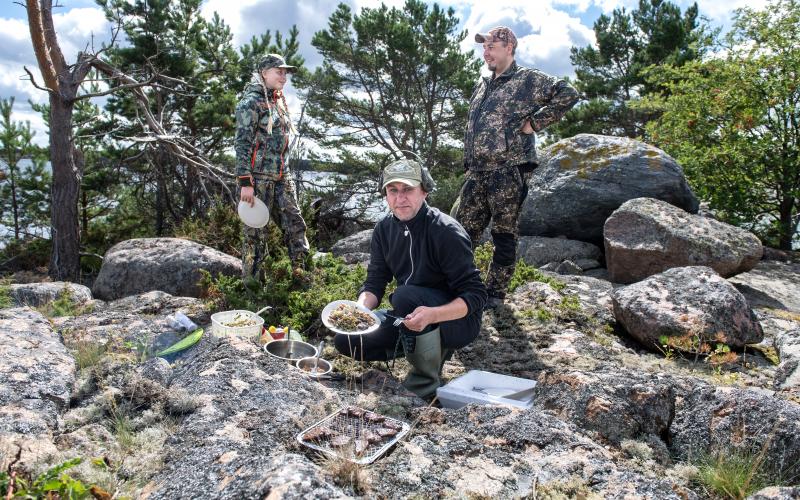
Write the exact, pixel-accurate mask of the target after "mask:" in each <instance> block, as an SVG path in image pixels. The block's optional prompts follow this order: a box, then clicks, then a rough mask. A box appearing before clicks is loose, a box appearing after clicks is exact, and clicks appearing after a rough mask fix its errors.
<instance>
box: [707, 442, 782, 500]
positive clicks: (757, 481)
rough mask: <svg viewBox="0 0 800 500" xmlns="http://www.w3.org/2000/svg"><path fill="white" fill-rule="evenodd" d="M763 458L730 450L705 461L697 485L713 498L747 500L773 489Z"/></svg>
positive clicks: (715, 454) (713, 455) (711, 456)
mask: <svg viewBox="0 0 800 500" xmlns="http://www.w3.org/2000/svg"><path fill="white" fill-rule="evenodd" d="M762 460H763V456H761V455H760V454H757V453H748V452H745V451H737V450H727V451H725V452H717V453H714V454H711V455H708V456H705V457H703V458H701V459H700V460H699V462H698V464H697V477H696V479H695V480H696V481H697V483H698V484H699V485H701V486H702V487H703V488H704V489H705V490H706V491H707V492H708V493H709V494H711V495H714V496H718V497H722V498H730V499H737V500H739V499H744V498H747V497H748V496H750V495H751V494H752V493H755V492H756V491H758V490H760V489H762V488H765V487H767V486H769V483H770V481H769V476H768V475H767V474H766V473H765V471H763V470H762V467H761V466H762Z"/></svg>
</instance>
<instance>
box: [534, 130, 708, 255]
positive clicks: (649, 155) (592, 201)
mask: <svg viewBox="0 0 800 500" xmlns="http://www.w3.org/2000/svg"><path fill="white" fill-rule="evenodd" d="M539 158H540V160H539V163H540V166H539V168H537V169H536V170H534V173H533V177H532V178H531V180H530V182H529V192H528V197H527V198H526V199H525V202H524V203H523V205H522V212H521V215H520V219H519V229H520V234H522V235H532V236H562V235H563V236H566V237H567V238H569V239H573V240H581V241H589V242H594V243H598V244H599V243H600V242H601V241H602V239H603V224H604V223H605V220H606V219H607V218H608V216H609V215H611V213H612V212H613V211H614V210H616V209H617V208H619V206H620V205H622V204H623V203H625V202H626V201H628V200H631V199H633V198H640V197H642V196H648V197H651V198H657V199H660V200H664V201H666V202H668V203H672V204H673V205H675V206H677V207H680V208H682V209H684V210H686V211H688V212H691V213H695V212H697V210H698V207H699V203H698V201H697V198H696V197H695V196H694V194H693V193H692V190H691V189H690V188H689V185H688V184H687V183H686V179H685V178H684V175H683V170H682V169H681V167H680V165H678V164H677V163H676V162H675V160H674V159H672V158H671V157H669V156H668V155H667V154H666V153H664V152H663V151H661V150H660V149H657V148H655V147H653V146H650V145H648V144H645V143H643V142H640V141H636V140H634V139H628V138H624V137H608V136H601V135H590V134H579V135H576V136H575V137H571V138H569V139H564V140H561V141H559V142H557V143H556V144H553V145H552V146H550V147H548V148H545V149H543V150H542V152H541V154H540V156H539Z"/></svg>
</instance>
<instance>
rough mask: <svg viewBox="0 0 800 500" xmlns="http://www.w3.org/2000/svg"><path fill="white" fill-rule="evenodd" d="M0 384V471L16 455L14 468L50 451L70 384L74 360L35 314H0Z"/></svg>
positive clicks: (13, 311) (19, 310)
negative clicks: (18, 454)
mask: <svg viewBox="0 0 800 500" xmlns="http://www.w3.org/2000/svg"><path fill="white" fill-rule="evenodd" d="M0 381H2V383H0V470H7V467H8V465H9V462H10V461H12V460H13V459H14V457H15V456H16V455H17V452H18V451H19V452H20V463H19V464H18V465H21V466H25V465H31V464H33V463H34V462H36V461H37V460H39V459H41V458H43V457H44V456H46V455H48V454H50V453H52V452H53V451H55V446H54V445H53V442H52V434H53V432H54V431H57V430H58V429H59V428H60V426H61V422H60V416H61V414H62V413H63V412H64V411H65V410H66V409H67V407H68V406H69V400H70V391H71V390H72V386H73V384H74V383H75V360H74V359H72V356H70V354H69V352H67V349H66V347H64V344H62V343H61V340H60V338H59V336H58V334H57V333H55V332H54V331H53V330H52V328H51V327H50V323H49V322H48V321H47V319H45V318H44V316H42V315H41V314H39V313H38V312H36V311H33V310H31V309H28V308H12V309H3V310H0Z"/></svg>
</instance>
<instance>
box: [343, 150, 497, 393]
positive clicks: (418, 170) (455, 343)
mask: <svg viewBox="0 0 800 500" xmlns="http://www.w3.org/2000/svg"><path fill="white" fill-rule="evenodd" d="M378 188H379V189H380V191H381V193H383V195H384V196H385V198H386V204H387V205H389V210H390V211H391V213H390V214H389V215H387V216H386V217H385V218H384V219H383V220H381V221H380V222H378V224H377V225H376V226H375V230H374V231H373V233H372V242H371V244H370V253H369V257H370V260H369V266H368V267H367V279H366V281H365V282H364V285H363V286H362V287H361V291H360V293H359V295H358V302H359V303H360V304H362V305H363V306H365V307H367V308H369V309H374V308H375V307H377V306H378V304H380V303H381V300H382V299H383V294H384V293H385V291H386V285H388V284H389V282H391V281H392V280H397V289H396V290H395V291H394V292H393V293H392V294H391V295H390V296H389V302H391V305H392V309H391V311H376V313H377V315H378V317H380V318H381V320H382V323H381V326H380V328H379V329H378V330H377V331H375V332H373V333H369V334H365V335H361V336H357V337H353V336H350V335H342V334H339V335H337V336H336V337H335V338H334V342H335V344H336V349H338V350H339V352H341V353H342V354H344V355H346V356H350V357H352V358H353V359H357V360H360V361H386V360H389V359H394V358H395V357H396V356H397V355H398V352H397V351H398V347H399V346H398V344H399V343H400V342H401V341H402V346H403V351H404V352H405V357H406V360H408V362H409V363H410V364H411V371H410V372H409V374H408V376H407V377H406V379H405V381H404V382H403V385H404V386H405V387H406V388H407V389H409V390H410V391H412V392H414V393H415V394H417V395H418V396H420V397H429V396H431V395H433V394H434V393H435V392H436V389H437V388H438V387H439V386H440V385H441V381H440V375H441V371H442V366H443V365H444V362H445V361H446V360H447V359H448V358H449V357H450V356H451V355H452V353H453V351H454V350H455V349H459V348H461V347H464V346H465V345H467V344H469V343H470V342H472V341H473V340H475V338H476V337H477V336H478V333H479V331H480V328H481V320H482V318H483V306H484V304H485V303H486V288H485V287H484V285H483V282H482V281H481V276H480V271H478V269H477V268H476V267H475V261H474V258H473V255H472V248H471V245H470V241H469V237H468V236H467V233H466V232H465V231H464V228H462V227H461V226H460V225H459V224H458V223H457V222H456V221H455V220H454V219H453V218H451V217H450V216H449V215H446V214H443V213H442V212H440V211H439V210H438V209H436V208H433V207H429V206H428V204H427V202H426V201H425V199H426V198H427V196H428V192H430V191H431V190H432V189H433V179H432V178H431V176H430V174H429V173H428V171H427V170H426V169H423V167H422V166H421V165H420V164H419V163H417V162H415V161H413V160H398V161H395V162H393V163H391V164H390V165H388V166H387V167H386V168H385V169H384V170H383V175H382V177H381V181H380V183H379V185H378ZM386 313H389V314H391V315H393V316H395V317H398V318H402V319H403V323H402V324H398V325H397V326H395V322H394V321H393V320H392V318H391V317H389V316H386Z"/></svg>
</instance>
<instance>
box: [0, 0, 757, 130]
mask: <svg viewBox="0 0 800 500" xmlns="http://www.w3.org/2000/svg"><path fill="white" fill-rule="evenodd" d="M344 1H345V2H346V3H348V4H349V5H350V6H351V7H352V10H353V12H354V13H357V12H358V11H359V10H360V9H361V8H363V7H369V8H377V7H380V5H381V1H380V0H344ZM672 1H673V2H674V3H676V4H677V5H679V6H680V7H681V9H682V10H685V9H686V8H687V7H688V6H689V5H691V4H692V3H693V0H672ZM75 2H76V3H77V4H79V5H81V7H80V8H70V7H69V6H66V7H64V8H62V9H60V10H59V11H57V13H56V14H55V15H54V23H55V25H56V30H57V34H58V39H59V42H60V44H61V48H62V50H63V52H64V56H65V58H66V60H67V63H68V64H69V63H72V62H74V61H75V58H76V56H77V53H78V51H79V50H84V49H85V48H86V47H87V44H90V43H91V42H92V35H94V44H95V48H99V46H100V43H101V42H102V41H108V40H109V39H110V31H111V24H110V23H109V22H108V21H107V20H106V19H105V16H104V14H103V12H102V10H101V9H99V8H97V7H94V6H92V4H91V3H90V2H89V1H88V0H86V1H78V0H75ZM384 2H385V3H386V4H387V5H388V6H390V7H398V8H402V6H403V5H404V3H405V0H384ZM76 3H73V2H70V5H72V6H74V5H76ZM337 3H338V2H331V1H328V0H297V1H295V2H288V1H286V0H206V1H205V2H204V3H203V5H202V7H201V13H202V15H203V16H204V17H206V18H208V19H210V18H211V17H212V16H213V13H214V12H217V13H219V15H220V17H221V18H222V19H223V20H224V21H225V23H226V24H227V25H228V26H229V27H230V28H231V31H232V33H233V35H234V38H233V43H234V45H235V46H239V45H241V44H243V43H246V42H248V41H249V40H250V38H251V37H252V36H253V35H260V34H261V33H263V32H265V31H266V30H270V31H271V32H272V33H275V31H277V30H280V31H281V32H282V33H284V34H285V33H287V32H288V30H289V28H290V27H291V26H292V25H293V24H296V25H297V26H298V28H299V30H300V46H301V49H300V50H301V53H302V55H303V56H304V57H305V59H306V64H307V65H308V66H309V67H314V66H316V65H318V64H319V63H320V62H321V56H320V55H319V54H318V53H317V52H316V50H315V49H314V48H313V47H312V46H311V38H312V36H313V35H314V33H315V32H317V31H319V30H321V29H325V28H326V27H327V22H328V18H329V16H330V15H331V14H332V13H333V11H334V10H335V8H336V6H337ZM429 3H430V4H432V3H433V0H430V1H429ZM439 3H440V5H442V6H443V7H445V8H447V7H453V9H454V10H455V12H456V16H457V17H458V18H459V19H460V20H461V26H460V28H459V29H466V30H468V31H469V34H468V37H467V39H466V40H465V41H464V42H463V44H462V49H463V50H464V51H465V52H469V51H470V50H473V49H479V46H478V45H476V44H475V43H474V41H473V36H474V34H475V33H476V32H477V31H485V30H487V29H489V28H491V27H493V26H497V25H500V24H502V25H506V26H510V27H511V28H512V29H513V30H514V31H515V33H516V34H517V36H518V38H519V48H518V52H517V59H518V60H519V61H520V63H521V64H523V65H525V66H531V67H537V68H539V69H541V70H543V71H545V72H547V73H550V74H553V75H557V76H562V75H571V74H572V68H571V65H570V61H569V49H570V47H572V46H585V45H588V44H591V43H594V33H593V31H592V29H591V23H592V22H593V19H592V20H590V19H587V18H588V17H592V15H593V14H594V13H596V12H605V13H610V12H611V11H612V10H613V9H615V8H620V7H625V8H626V9H628V10H631V9H635V8H637V7H638V3H639V2H638V0H534V1H530V0H494V1H491V2H479V1H477V0H439ZM766 4H767V0H728V1H727V2H722V1H719V0H699V1H698V5H699V9H700V12H701V14H703V15H705V16H706V17H708V18H709V19H710V20H711V22H712V24H714V25H720V24H722V25H725V26H727V27H729V25H730V22H731V19H732V12H733V9H735V8H737V7H744V6H750V7H752V8H763V7H764V6H765V5H766ZM68 9H69V10H68ZM14 12H15V14H12V15H18V16H19V17H18V18H0V97H10V96H11V95H15V96H16V97H17V101H16V105H15V116H14V119H16V120H26V119H27V120H30V121H31V122H32V126H34V128H35V129H36V130H38V131H39V133H38V134H37V141H39V142H41V141H45V140H46V134H45V133H44V124H43V123H42V121H41V118H40V117H39V115H38V113H34V112H33V111H31V110H30V107H29V106H28V104H27V100H28V99H33V100H34V101H35V102H45V101H46V100H47V96H46V94H45V93H44V92H42V91H39V90H36V89H34V88H33V87H32V86H31V85H30V83H29V82H27V81H25V80H22V79H20V77H21V76H23V75H24V71H23V69H22V66H23V65H26V66H28V68H29V69H31V70H32V71H35V74H36V78H37V80H38V81H41V80H40V78H41V77H40V76H39V72H38V67H37V64H36V59H35V57H34V55H33V50H32V47H31V42H30V36H29V32H28V24H27V20H26V19H25V18H24V16H25V10H24V9H22V8H19V9H16V11H14ZM581 15H583V18H582V19H583V22H584V23H587V24H582V23H581V17H580V16H581ZM90 48H91V47H90ZM475 56H476V57H480V56H481V53H480V50H476V51H475ZM286 94H287V101H288V104H289V107H290V109H291V111H292V114H293V117H295V119H297V118H298V117H299V111H300V105H301V103H300V101H299V99H298V98H297V95H296V92H295V90H294V89H293V88H292V87H291V85H290V86H288V87H287V89H286Z"/></svg>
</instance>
